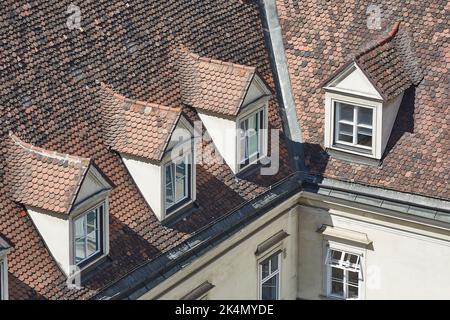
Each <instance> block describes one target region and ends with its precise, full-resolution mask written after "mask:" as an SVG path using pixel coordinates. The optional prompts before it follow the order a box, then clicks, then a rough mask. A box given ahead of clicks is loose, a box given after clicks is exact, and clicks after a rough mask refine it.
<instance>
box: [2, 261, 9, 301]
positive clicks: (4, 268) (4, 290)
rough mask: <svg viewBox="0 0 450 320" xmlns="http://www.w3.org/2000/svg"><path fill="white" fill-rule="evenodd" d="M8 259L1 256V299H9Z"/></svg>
mask: <svg viewBox="0 0 450 320" xmlns="http://www.w3.org/2000/svg"><path fill="white" fill-rule="evenodd" d="M8 298H9V296H8V261H7V259H6V256H3V257H2V256H0V300H8Z"/></svg>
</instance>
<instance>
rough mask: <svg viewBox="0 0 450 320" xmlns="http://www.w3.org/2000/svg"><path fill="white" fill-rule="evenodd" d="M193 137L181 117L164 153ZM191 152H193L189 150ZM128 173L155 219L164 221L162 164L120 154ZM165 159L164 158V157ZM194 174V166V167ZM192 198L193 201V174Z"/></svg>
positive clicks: (190, 129) (187, 123)
mask: <svg viewBox="0 0 450 320" xmlns="http://www.w3.org/2000/svg"><path fill="white" fill-rule="evenodd" d="M192 137H193V129H192V126H191V125H190V124H189V122H188V121H187V120H186V119H185V118H184V117H183V116H182V117H180V121H178V123H177V126H176V128H175V130H174V132H173V134H172V136H171V138H170V141H169V143H168V145H167V148H166V152H170V150H171V149H172V148H173V147H174V146H175V145H177V144H178V143H180V142H182V141H187V140H189V139H191V138H192ZM191 152H193V151H192V150H191ZM121 157H122V160H123V162H124V163H125V166H126V167H127V169H128V171H129V172H130V174H131V176H132V177H133V180H134V182H135V183H136V185H137V187H138V188H139V191H140V192H141V194H142V196H143V197H144V199H145V201H147V203H148V205H149V206H150V208H151V209H152V211H153V213H154V214H155V215H156V217H157V218H158V219H159V220H160V221H161V220H164V219H165V208H164V181H163V170H164V167H163V166H164V162H160V163H157V162H154V161H149V160H147V159H144V158H138V157H134V156H131V155H127V154H121ZM165 158H166V156H165ZM194 173H195V166H194ZM192 179H193V182H194V183H193V187H192V189H191V190H192V198H193V200H195V174H193V177H192Z"/></svg>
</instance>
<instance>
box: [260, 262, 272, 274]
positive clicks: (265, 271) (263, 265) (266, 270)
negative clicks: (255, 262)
mask: <svg viewBox="0 0 450 320" xmlns="http://www.w3.org/2000/svg"><path fill="white" fill-rule="evenodd" d="M261 270H262V279H264V278H266V277H267V276H269V272H270V271H269V259H266V260H264V261H263V262H262V263H261Z"/></svg>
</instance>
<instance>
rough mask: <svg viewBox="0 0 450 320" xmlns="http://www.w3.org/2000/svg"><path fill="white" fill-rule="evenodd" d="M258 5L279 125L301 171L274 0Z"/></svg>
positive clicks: (300, 152) (299, 146) (295, 121)
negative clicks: (279, 115)
mask: <svg viewBox="0 0 450 320" xmlns="http://www.w3.org/2000/svg"><path fill="white" fill-rule="evenodd" d="M259 7H260V14H261V22H262V24H263V27H264V38H265V42H266V44H267V48H268V51H269V59H270V64H271V66H272V72H273V75H274V80H275V83H276V85H275V87H276V90H277V92H278V93H279V94H278V96H279V97H280V98H279V99H278V100H279V103H280V106H281V110H282V118H283V126H284V128H285V132H286V136H287V138H288V145H289V149H290V154H291V156H292V158H293V161H294V163H293V164H294V168H295V170H299V171H305V169H306V167H305V161H304V158H305V157H304V151H303V145H302V143H303V139H302V130H301V126H300V124H299V122H298V119H297V109H296V107H295V100H294V95H293V93H292V86H291V79H290V76H289V71H288V65H287V60H286V52H285V49H284V43H283V35H282V32H281V26H280V21H279V18H278V12H277V6H276V1H275V0H260V1H259Z"/></svg>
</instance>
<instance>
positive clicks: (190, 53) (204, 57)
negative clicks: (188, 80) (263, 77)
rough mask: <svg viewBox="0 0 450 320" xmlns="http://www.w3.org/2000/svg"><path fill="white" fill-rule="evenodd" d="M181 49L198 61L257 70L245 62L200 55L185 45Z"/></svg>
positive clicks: (252, 70)
mask: <svg viewBox="0 0 450 320" xmlns="http://www.w3.org/2000/svg"><path fill="white" fill-rule="evenodd" d="M180 50H181V51H182V52H184V53H186V54H188V56H189V57H190V58H192V59H193V60H198V61H202V62H206V63H211V64H217V65H220V66H228V67H232V68H236V69H243V70H246V71H251V72H254V71H255V70H256V68H255V67H251V66H246V65H244V64H240V63H234V62H229V61H223V60H219V59H213V58H208V57H206V56H201V55H199V54H197V53H194V52H192V51H190V50H189V49H188V48H186V47H185V46H181V49H180Z"/></svg>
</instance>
